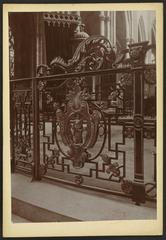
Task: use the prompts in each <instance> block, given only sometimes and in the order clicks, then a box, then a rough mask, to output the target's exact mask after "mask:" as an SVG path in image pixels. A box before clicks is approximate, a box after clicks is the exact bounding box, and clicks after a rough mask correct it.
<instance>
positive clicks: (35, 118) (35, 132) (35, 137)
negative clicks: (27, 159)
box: [32, 79, 41, 180]
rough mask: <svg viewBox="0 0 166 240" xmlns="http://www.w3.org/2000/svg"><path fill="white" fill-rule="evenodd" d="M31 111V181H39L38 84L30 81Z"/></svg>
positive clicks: (35, 81)
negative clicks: (32, 164) (32, 165)
mask: <svg viewBox="0 0 166 240" xmlns="http://www.w3.org/2000/svg"><path fill="white" fill-rule="evenodd" d="M32 111H33V162H34V167H33V170H32V171H33V173H32V174H33V180H40V179H41V177H40V136H39V91H38V82H37V80H36V79H33V80H32Z"/></svg>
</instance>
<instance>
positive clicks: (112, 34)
mask: <svg viewBox="0 0 166 240" xmlns="http://www.w3.org/2000/svg"><path fill="white" fill-rule="evenodd" d="M110 15H111V16H110V23H111V26H110V28H111V30H110V41H111V43H112V44H113V45H116V12H111V13H110Z"/></svg>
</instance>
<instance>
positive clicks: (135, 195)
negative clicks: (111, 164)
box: [129, 41, 148, 205]
mask: <svg viewBox="0 0 166 240" xmlns="http://www.w3.org/2000/svg"><path fill="white" fill-rule="evenodd" d="M147 46H148V41H146V42H140V43H134V44H129V54H130V59H131V64H132V68H133V71H134V89H133V94H134V119H133V121H134V182H133V191H132V200H133V201H134V202H135V204H136V205H140V204H141V203H145V201H146V199H145V198H146V193H145V184H144V136H143V132H144V74H143V69H144V68H143V66H144V65H145V56H146V51H147ZM137 67H140V70H136V69H137ZM141 68H142V69H141Z"/></svg>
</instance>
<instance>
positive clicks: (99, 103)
mask: <svg viewBox="0 0 166 240" xmlns="http://www.w3.org/2000/svg"><path fill="white" fill-rule="evenodd" d="M145 46H146V44H142V45H141V44H139V45H138V44H133V45H132V46H129V47H130V48H129V49H130V56H131V60H132V64H131V65H129V66H125V67H111V68H108V67H107V68H106V69H100V68H92V69H89V71H88V70H87V69H84V71H81V72H79V71H75V72H74V71H73V69H72V67H71V66H73V65H74V68H76V69H78V65H79V64H78V62H77V64H76V61H77V60H78V59H77V58H75V60H74V61H73V62H72V64H68V66H67V68H68V69H69V70H70V71H68V72H67V73H64V74H56V75H51V74H52V73H53V72H51V74H50V73H49V75H48V71H51V70H50V69H49V67H48V66H44V69H45V70H47V74H43V73H42V74H43V75H41V74H40V76H39V77H35V78H25V79H15V80H11V81H10V93H11V97H10V101H11V109H10V110H11V121H10V123H11V164H12V171H13V172H15V171H21V172H25V173H27V174H31V175H32V180H41V179H44V178H47V179H51V180H53V181H59V182H63V183H66V184H71V185H74V186H77V187H82V188H88V189H93V190H99V191H103V192H110V193H114V194H118V195H123V196H127V197H131V198H132V199H133V201H134V202H136V204H140V203H144V202H145V200H146V198H147V199H155V197H156V152H155V146H156V119H155V113H154V114H153V116H152V115H151V116H146V113H145V108H144V106H145V104H146V103H145V100H144V83H145V81H151V80H153V82H151V84H155V81H154V74H155V64H153V65H145V64H144V63H143V62H142V57H141V58H140V54H141V56H142V54H143V53H144V50H143V52H142V51H141V50H140V49H142V48H143V47H145ZM137 48H138V49H137ZM136 49H137V50H138V52H137V51H136ZM134 51H135V52H134ZM144 55H145V53H144ZM93 57H94V56H93ZM84 59H85V58H84ZM95 61H96V56H95ZM53 63H54V68H55V63H56V64H57V62H56V61H54V62H53ZM79 63H80V62H79ZM82 64H83V61H82V60H81V66H80V68H82V67H83V65H82ZM88 64H89V65H88V66H91V65H90V62H89V63H88ZM96 64H99V63H96ZM56 66H57V65H56ZM93 66H94V65H93ZM95 66H99V65H95ZM100 66H101V65H100ZM80 68H79V69H80ZM39 70H40V71H41V70H42V71H43V67H40V69H39ZM152 78H153V79H152ZM127 87H130V88H131V89H132V91H131V93H132V95H130V96H129V95H128V94H126V92H127V91H128V90H127ZM129 102H130V104H129Z"/></svg>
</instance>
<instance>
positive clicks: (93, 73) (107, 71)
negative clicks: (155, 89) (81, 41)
mask: <svg viewBox="0 0 166 240" xmlns="http://www.w3.org/2000/svg"><path fill="white" fill-rule="evenodd" d="M155 67H156V64H146V65H143V66H139V67H122V68H111V69H102V70H96V71H86V72H72V73H64V74H56V75H48V76H42V77H30V78H19V79H10V83H13V82H21V81H30V80H36V81H40V80H47V81H53V80H64V79H66V78H72V77H84V76H96V75H109V74H116V73H129V72H133V71H141V70H144V69H147V68H155Z"/></svg>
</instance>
